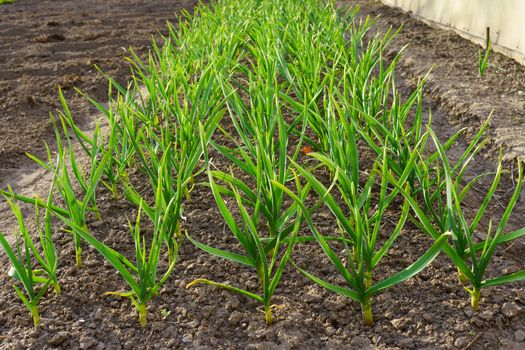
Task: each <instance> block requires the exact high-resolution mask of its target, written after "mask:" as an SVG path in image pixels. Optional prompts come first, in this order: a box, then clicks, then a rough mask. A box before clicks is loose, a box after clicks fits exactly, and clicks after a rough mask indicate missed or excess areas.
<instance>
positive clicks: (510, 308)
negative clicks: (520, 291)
mask: <svg viewBox="0 0 525 350" xmlns="http://www.w3.org/2000/svg"><path fill="white" fill-rule="evenodd" d="M522 311H523V310H522V308H521V307H519V306H518V305H517V304H516V303H513V302H507V303H504V304H503V306H502V307H501V312H502V313H503V315H504V316H505V317H508V318H513V317H516V316H518V315H519V314H521V312H522Z"/></svg>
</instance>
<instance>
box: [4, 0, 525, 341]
mask: <svg viewBox="0 0 525 350" xmlns="http://www.w3.org/2000/svg"><path fill="white" fill-rule="evenodd" d="M345 3H346V4H348V3H351V4H354V3H359V4H361V5H362V13H363V15H365V14H370V15H373V16H376V15H380V16H381V19H380V20H379V21H378V25H377V26H378V29H379V30H383V31H384V30H385V29H386V28H387V27H388V26H390V25H393V26H394V27H398V26H399V25H400V24H403V31H402V32H401V33H400V34H399V35H398V36H397V39H396V40H395V41H394V43H393V46H392V50H393V51H395V50H399V49H400V48H401V47H402V46H403V45H404V44H407V43H410V46H409V47H408V48H407V49H406V50H405V53H404V58H403V59H402V60H401V61H400V64H399V73H398V74H399V77H400V79H399V80H400V83H401V84H402V86H403V88H404V89H406V90H407V91H408V90H410V89H411V88H413V86H414V84H415V83H416V82H417V79H418V78H421V77H422V76H424V75H425V74H426V72H427V71H428V69H429V68H430V66H431V65H432V64H435V68H434V69H433V72H432V73H431V75H430V76H429V80H428V83H427V88H426V96H425V98H426V104H425V110H426V111H427V113H428V111H430V110H432V114H433V120H434V128H435V129H436V132H437V133H438V135H439V137H440V138H446V137H447V136H450V135H451V134H452V133H453V132H454V131H455V130H457V129H458V128H460V127H467V128H468V132H467V133H466V138H462V139H460V140H459V142H458V145H457V146H456V147H455V151H454V152H456V153H458V152H460V151H461V149H462V148H464V147H465V145H466V143H467V141H468V139H469V137H470V136H471V135H472V133H473V132H474V131H475V130H476V128H478V127H479V126H480V124H481V122H482V121H483V120H484V119H485V118H486V116H487V115H488V114H489V112H490V110H492V109H494V117H493V118H492V121H491V126H490V129H489V133H490V136H491V141H492V142H491V143H492V145H491V147H488V148H487V149H486V152H485V153H486V154H485V155H486V157H478V158H477V159H476V161H475V162H474V164H473V168H472V169H471V170H470V173H469V175H470V176H473V175H474V174H479V173H481V172H486V171H491V170H493V169H494V168H495V158H496V156H495V155H496V154H497V153H496V152H495V149H496V147H495V145H502V146H503V147H504V148H505V155H506V157H508V158H509V159H512V158H516V157H521V156H523V146H524V145H525V138H524V137H523V136H524V135H525V134H524V133H525V127H524V126H523V125H522V124H523V118H524V114H523V107H524V106H523V105H520V104H519V103H523V102H520V99H522V97H520V96H522V94H520V93H519V92H520V91H522V92H523V91H525V87H524V86H523V84H525V67H523V66H520V65H519V64H517V63H516V62H514V61H512V60H510V59H508V58H506V57H504V56H501V55H498V54H493V55H492V59H493V65H494V66H496V67H497V68H494V67H492V68H489V70H488V72H487V73H486V75H485V76H484V77H483V78H480V77H478V76H477V66H476V64H477V50H478V49H479V47H477V46H476V45H474V44H472V43H470V42H468V41H466V40H464V39H462V38H460V37H459V36H457V35H456V34H454V33H453V32H448V31H443V30H437V29H432V28H430V27H428V26H427V25H425V24H423V23H421V22H419V21H417V20H415V19H413V18H411V17H410V16H409V15H407V14H403V13H401V12H400V11H398V10H396V9H391V8H388V7H385V6H383V5H380V4H377V3H375V2H371V1H346V2H345ZM193 6H194V2H193V1H167V0H162V1H155V2H146V1H128V2H126V3H125V4H122V2H121V1H116V0H110V1H94V0H91V1H80V0H71V1H30V0H28V1H24V0H18V1H17V2H16V3H15V4H13V5H4V6H0V39H1V43H2V45H1V47H0V77H1V80H0V91H1V94H0V133H1V135H2V138H1V139H0V153H1V154H0V184H1V185H2V186H4V185H3V184H4V183H6V182H9V183H11V184H13V185H14V186H16V188H17V189H19V190H20V191H25V192H27V193H33V192H35V191H36V192H39V191H43V193H45V190H46V188H47V184H46V181H45V178H43V177H44V176H43V173H42V172H37V171H36V170H35V167H34V166H33V165H31V163H30V162H28V161H25V160H24V158H23V154H24V152H25V151H30V152H33V153H37V154H39V153H40V152H41V151H42V143H43V141H44V140H47V141H51V140H52V133H51V130H50V124H49V118H48V111H49V110H53V109H54V108H56V107H57V106H58V103H59V102H58V101H59V100H58V96H57V92H56V89H57V86H58V85H61V86H62V88H63V89H64V92H65V95H66V98H67V100H68V102H69V104H70V107H71V109H72V111H73V113H74V115H75V116H78V118H79V119H78V120H79V122H81V123H83V124H84V125H85V127H86V128H88V129H89V126H90V124H91V123H92V121H93V119H94V118H95V117H96V114H95V112H94V111H93V109H92V108H90V107H89V106H88V104H87V103H85V102H84V101H83V100H82V99H81V98H79V97H78V96H76V94H75V93H74V91H73V87H78V88H80V89H81V90H83V91H86V92H87V93H89V94H90V95H92V96H94V97H96V98H97V99H99V100H104V96H105V95H106V93H107V92H106V86H107V85H106V83H105V79H104V78H103V77H102V76H101V75H100V74H98V73H97V72H96V71H95V69H94V68H93V66H92V65H93V64H94V63H96V64H97V65H99V66H100V67H101V68H102V69H103V70H104V71H106V72H107V73H108V74H110V75H111V76H113V77H116V78H117V79H118V80H119V81H125V80H126V79H127V76H128V73H127V72H128V70H127V64H126V62H125V61H124V57H125V56H127V55H128V54H129V51H127V49H125V48H127V47H129V46H132V47H133V48H134V50H135V51H137V52H139V53H144V52H146V51H147V49H148V47H149V42H150V40H151V39H150V35H151V34H154V33H156V32H157V31H158V30H160V31H161V32H162V31H163V30H164V29H165V25H164V23H165V21H166V20H170V21H173V20H174V19H175V15H174V13H175V11H178V10H180V9H182V8H186V9H189V10H191V8H192V7H193ZM123 48H124V49H123ZM520 113H521V114H520ZM511 133H512V134H511ZM520 152H521V153H520ZM216 159H217V162H218V163H217V164H218V166H220V165H221V164H220V162H219V159H218V158H216ZM511 166H512V163H510V162H509V167H511ZM488 186H490V183H489V181H484V182H482V183H480V184H479V186H477V189H478V191H479V192H478V191H476V192H475V193H479V194H474V195H473V196H472V199H471V200H470V201H469V203H471V204H472V207H471V208H467V209H470V210H475V209H476V208H477V207H476V204H477V203H479V202H480V199H482V193H483V190H484V189H485V190H486V188H487V187H488ZM509 190H512V179H511V178H510V177H509V176H507V177H506V179H505V180H504V183H503V184H502V189H501V190H499V191H498V193H497V202H498V203H499V202H501V203H502V204H505V201H506V200H508V197H509V194H508V193H509ZM31 191H32V192H31ZM39 193H40V192H39ZM98 198H99V200H100V203H101V204H100V206H101V214H102V218H104V219H103V220H102V221H95V220H91V221H90V222H89V228H90V230H91V231H92V233H93V234H94V235H95V236H97V237H98V238H99V239H101V240H103V241H104V242H105V243H106V244H108V245H111V246H113V247H114V248H115V249H118V250H119V251H122V252H124V253H125V254H129V253H131V252H132V249H133V247H132V246H131V245H130V240H129V231H128V228H127V220H128V218H133V217H134V215H136V209H135V208H134V207H133V206H132V205H130V204H129V203H127V202H126V201H124V200H120V201H115V200H113V199H112V198H111V195H110V194H109V193H106V192H104V191H101V193H100V194H99V197H98ZM524 202H525V198H524V197H523V196H522V199H521V200H520V202H519V203H518V205H517V208H516V210H515V213H514V214H513V216H512V218H511V220H510V223H509V228H508V229H509V231H510V230H514V229H518V228H520V227H522V226H525V222H524V220H523V217H525V205H524ZM502 211H503V209H502V206H501V204H500V205H496V206H495V207H494V208H492V210H491V211H490V213H489V214H488V215H487V216H488V217H490V218H494V219H497V217H499V216H501V213H502ZM185 215H186V217H187V221H186V222H185V224H184V228H185V229H187V230H188V231H189V232H190V233H191V234H192V236H194V237H195V238H196V239H198V240H200V241H202V242H204V243H207V244H210V245H213V246H216V247H218V248H221V247H223V248H226V247H231V244H232V239H231V237H230V236H229V235H228V234H227V233H225V232H226V229H225V227H224V221H223V220H222V218H221V216H220V214H219V213H218V210H217V209H216V206H215V204H214V200H213V198H212V196H211V194H210V192H209V190H208V189H207V188H206V187H196V189H195V190H194V191H193V192H192V200H191V201H190V202H188V203H187V204H186V211H185ZM389 215H392V218H394V217H395V215H396V214H395V212H392V213H389ZM0 216H1V219H0V229H3V230H5V229H6V228H9V227H12V225H13V224H14V222H13V220H12V218H11V214H10V213H9V212H8V211H7V210H6V208H5V204H3V207H2V208H1V209H0ZM316 221H317V222H319V224H320V228H321V230H323V232H330V231H331V230H333V227H334V222H333V219H332V218H331V215H330V214H329V213H328V211H323V210H321V211H320V212H319V213H318V214H316ZM487 221H488V220H487ZM483 225H484V227H486V226H487V225H488V222H483ZM30 226H31V225H30ZM146 229H148V228H146ZM304 230H305V232H306V228H305V229H304ZM56 242H57V248H58V251H59V254H60V258H61V259H60V266H59V279H60V282H61V285H62V288H63V294H62V295H61V296H58V297H57V296H54V295H52V294H51V293H50V294H49V295H48V296H47V297H46V298H45V299H44V300H43V301H42V303H41V306H40V310H41V316H42V324H41V326H39V327H38V328H36V329H35V328H33V327H32V324H31V319H30V317H29V315H28V313H27V310H26V309H25V307H24V306H23V305H22V304H21V302H20V301H19V300H18V298H17V297H16V295H15V293H14V291H13V289H12V288H11V286H10V280H9V277H8V276H7V275H6V272H7V270H8V266H9V265H8V263H7V259H6V258H5V256H3V255H2V256H0V261H1V263H2V264H1V265H0V266H1V273H2V275H1V276H0V348H1V349H44V348H50V349H53V348H63V349H78V348H80V349H142V348H144V349H157V348H158V349H171V348H188V349H207V348H218V349H252V348H254V349H288V348H301V349H318V348H327V349H456V348H457V349H524V348H525V342H524V338H525V288H523V283H521V284H510V285H505V286H501V287H494V288H491V289H488V290H484V291H483V292H482V305H481V308H480V310H479V311H477V312H474V311H472V310H471V309H470V307H469V300H468V295H467V293H466V292H465V291H464V290H463V289H462V288H461V287H460V286H459V285H458V283H457V281H456V274H455V271H454V268H453V267H452V265H451V264H450V262H449V260H448V259H447V258H446V257H444V256H440V257H438V258H437V259H436V260H435V261H434V262H433V263H432V264H431V265H430V266H429V267H428V268H427V269H425V270H424V271H423V272H422V273H420V274H419V275H417V276H416V277H414V278H412V279H411V280H409V281H407V282H405V283H404V284H402V285H398V286H396V287H394V288H392V289H389V290H388V291H386V292H383V293H382V294H379V295H378V296H377V298H375V299H374V301H373V309H374V315H375V325H374V326H373V327H371V328H369V327H365V326H363V325H362V321H361V314H360V309H359V306H358V305H357V304H356V303H355V302H352V301H351V300H349V299H347V298H344V297H341V296H338V295H335V294H333V293H330V292H328V291H326V290H324V289H322V288H320V287H318V286H316V285H313V284H312V282H310V281H309V280H307V279H306V278H304V277H303V276H302V275H300V274H299V273H298V272H297V271H296V270H295V269H294V268H293V267H292V266H291V265H290V266H288V267H287V268H286V269H285V273H284V275H283V278H282V281H281V284H280V286H279V287H278V289H277V292H276V295H275V300H274V303H275V304H276V305H277V306H276V308H275V310H274V312H275V323H274V324H273V325H272V326H266V325H265V324H264V317H263V314H262V312H261V311H260V309H258V307H259V305H258V304H257V303H255V302H253V301H251V300H248V299H246V298H244V297H241V296H239V295H236V294H231V293H229V292H227V291H224V290H220V289H216V288H213V287H208V286H196V287H193V288H191V289H186V288H185V287H186V285H187V284H188V283H189V282H191V281H192V280H193V279H195V278H201V277H204V278H208V279H211V280H216V281H220V282H225V283H229V284H232V285H235V286H241V287H244V288H249V289H250V290H252V291H257V288H258V285H257V280H256V278H255V274H254V273H253V271H251V270H249V269H247V268H243V267H239V265H237V264H234V263H231V262H225V261H223V260H220V259H218V258H215V257H212V256H209V255H207V254H206V253H204V252H202V251H200V250H198V249H197V248H195V247H194V246H192V245H191V244H190V243H189V242H184V244H183V246H182V248H181V251H180V257H179V262H178V263H177V266H176V269H175V271H174V273H173V275H172V277H171V278H170V279H169V280H168V282H167V283H166V284H165V286H164V288H163V289H162V290H161V292H160V294H159V296H158V297H156V298H154V299H153V300H152V302H151V304H150V305H149V310H148V317H149V326H148V327H147V328H146V329H144V330H143V329H141V328H140V326H139V325H138V322H137V315H136V314H135V312H134V311H133V310H132V309H133V307H132V306H131V304H130V302H129V301H128V300H123V299H119V298H116V297H110V296H107V295H103V293H104V292H106V291H122V290H123V288H124V287H123V283H122V280H121V278H120V276H119V275H117V274H116V273H115V272H114V271H113V269H112V267H111V266H110V265H109V264H107V263H105V262H104V260H103V259H102V258H101V257H100V256H99V255H98V253H97V252H96V251H94V250H92V249H90V248H88V247H85V254H84V259H85V262H84V268H82V269H80V270H79V269H77V268H76V267H75V266H74V261H73V260H74V259H72V243H71V239H70V237H69V235H68V234H67V233H65V232H63V231H62V230H59V229H57V231H56ZM430 244H431V241H430V239H429V238H428V237H426V236H425V235H423V234H422V233H420V232H419V231H418V230H417V229H415V227H413V226H411V225H407V226H406V228H405V229H404V231H403V232H402V234H401V235H400V237H399V239H398V241H397V243H396V245H395V247H394V249H392V251H391V252H390V253H389V254H388V256H387V257H385V260H384V263H383V264H382V265H381V267H380V271H379V272H380V274H381V275H384V276H389V275H391V274H392V273H394V272H395V271H398V270H399V269H400V267H402V266H407V265H409V264H410V263H411V262H412V261H414V260H415V258H416V257H417V256H419V255H420V254H421V253H422V252H423V251H424V250H425V249H426V248H428V247H429V245H430ZM524 253H525V245H524V243H523V240H520V241H519V242H516V243H514V244H513V245H510V246H505V247H503V249H500V250H499V251H498V252H497V255H496V257H495V261H494V265H493V266H492V267H491V269H490V271H489V273H493V272H495V271H497V272H498V273H502V272H504V273H510V272H513V271H516V270H518V269H520V268H521V269H523V268H524V267H525V261H524V258H523V257H524V256H525V254H524ZM294 260H295V261H296V263H297V264H298V265H299V266H303V267H308V270H309V271H311V272H312V273H314V274H316V275H318V276H321V277H325V278H328V279H332V280H334V281H337V280H338V279H337V274H336V273H335V271H334V270H333V268H332V267H331V265H330V264H329V262H328V261H327V259H326V258H325V257H324V254H323V253H322V251H320V249H319V248H318V247H317V246H316V245H299V246H298V247H297V249H296V251H294Z"/></svg>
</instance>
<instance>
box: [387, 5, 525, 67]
mask: <svg viewBox="0 0 525 350" xmlns="http://www.w3.org/2000/svg"><path fill="white" fill-rule="evenodd" d="M381 1H382V2H383V3H385V4H386V5H390V6H395V7H399V8H401V9H402V10H404V11H411V12H412V13H413V14H414V15H415V16H416V17H418V18H419V19H422V20H424V21H425V22H427V23H430V24H433V25H438V26H444V27H446V28H451V29H454V30H455V31H456V32H457V33H458V34H459V35H461V36H463V37H465V38H466V39H469V40H471V41H474V42H476V43H478V44H482V45H483V46H485V44H484V43H485V40H486V39H485V38H486V28H487V27H490V37H491V40H492V44H493V49H494V50H495V51H498V52H501V53H503V54H505V55H507V56H510V57H512V58H514V59H515V60H517V61H518V62H520V63H521V64H525V0H497V1H494V0H381Z"/></svg>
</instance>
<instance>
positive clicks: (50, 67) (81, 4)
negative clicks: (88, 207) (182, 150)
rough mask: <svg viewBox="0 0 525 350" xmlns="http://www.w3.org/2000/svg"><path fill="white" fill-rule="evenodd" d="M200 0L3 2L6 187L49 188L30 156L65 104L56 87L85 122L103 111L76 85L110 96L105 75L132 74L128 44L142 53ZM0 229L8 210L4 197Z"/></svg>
mask: <svg viewBox="0 0 525 350" xmlns="http://www.w3.org/2000/svg"><path fill="white" fill-rule="evenodd" d="M196 3H197V0H161V1H154V2H152V1H144V0H140V1H138V0H133V1H118V0H109V1H107V0H74V1H69V0H68V1H40V0H34V1H33V0H18V1H17V2H16V3H15V4H12V5H3V6H0V188H5V187H6V184H7V183H10V184H11V185H12V186H13V187H14V188H15V190H16V191H20V192H22V193H24V194H26V195H30V196H31V195H33V194H35V193H38V194H41V195H42V194H45V192H46V191H47V188H48V186H49V185H48V182H49V181H39V180H41V179H42V177H49V174H46V172H45V171H43V170H42V169H41V168H39V167H37V166H35V163H34V162H32V161H31V160H29V159H28V158H27V157H26V156H25V152H30V153H33V154H36V155H38V156H44V153H43V152H44V150H45V148H44V143H45V142H48V143H49V142H51V143H53V140H54V134H53V129H52V126H51V121H50V117H49V112H54V111H55V110H56V109H57V108H61V107H60V100H59V97H58V87H59V86H60V87H61V88H62V91H63V93H64V95H65V97H66V99H67V101H68V103H69V107H70V108H71V112H72V115H73V116H74V117H75V118H76V120H77V121H78V122H79V123H80V125H83V127H85V128H89V125H88V124H89V123H91V122H93V120H94V119H95V118H98V114H97V111H96V110H95V109H94V108H93V107H92V106H91V105H90V104H89V103H87V101H86V100H85V99H83V98H82V97H80V96H79V95H78V94H77V93H76V91H75V90H74V88H75V87H76V88H78V89H80V90H82V91H84V92H85V93H87V94H88V95H90V96H92V97H94V98H95V99H97V100H99V101H105V100H107V98H106V96H107V93H108V92H107V86H108V84H107V81H106V79H105V78H104V77H103V76H102V74H100V73H99V72H98V71H97V70H96V68H95V65H97V66H98V67H100V68H101V69H102V70H103V71H104V72H106V73H107V74H108V75H110V76H111V77H113V78H115V79H116V80H117V81H118V82H120V83H124V82H125V81H126V80H128V79H129V66H128V64H127V62H126V61H125V57H128V56H129V55H130V51H129V48H130V47H132V48H133V50H134V51H135V52H136V53H137V54H139V55H144V54H146V53H147V52H148V50H149V48H150V46H151V39H152V36H156V37H159V35H158V34H159V33H161V34H163V35H166V34H167V27H166V21H170V22H175V21H176V13H180V10H181V9H187V10H188V11H190V12H191V11H192V10H193V7H194V5H195V4H196ZM0 213H2V215H0V230H4V231H6V230H9V227H10V226H11V225H10V219H9V217H10V214H9V209H7V205H6V203H5V201H4V200H3V198H0Z"/></svg>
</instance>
